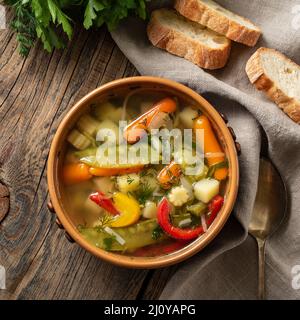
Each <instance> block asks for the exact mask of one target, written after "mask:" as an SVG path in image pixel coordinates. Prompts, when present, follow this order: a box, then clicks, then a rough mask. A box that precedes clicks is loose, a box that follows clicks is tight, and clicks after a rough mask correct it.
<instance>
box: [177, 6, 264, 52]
mask: <svg viewBox="0 0 300 320" xmlns="http://www.w3.org/2000/svg"><path fill="white" fill-rule="evenodd" d="M174 7H175V9H176V10H177V11H178V12H179V13H180V14H181V15H183V16H185V17H186V18H188V19H190V20H192V21H195V22H198V23H200V24H202V25H204V26H207V27H208V28H210V29H212V30H214V31H216V32H218V33H220V34H223V35H225V36H226V37H227V38H229V39H231V40H233V41H236V42H240V43H243V44H245V45H247V46H250V47H253V46H255V45H256V43H257V41H258V39H259V37H260V35H261V30H260V29H259V27H257V26H255V27H256V28H257V29H258V30H253V29H249V28H247V27H246V26H243V25H241V24H239V23H238V22H236V21H233V20H231V19H230V18H227V17H225V16H223V14H222V12H218V11H217V10H214V9H212V8H210V7H209V6H207V5H206V4H205V3H202V2H199V1H198V0H176V1H175V5H174ZM235 15H236V16H238V15H237V14H235ZM241 18H242V19H244V20H245V21H248V22H250V23H252V22H251V21H250V20H248V19H246V18H244V17H241ZM252 24H253V23H252ZM253 25H254V24H253Z"/></svg>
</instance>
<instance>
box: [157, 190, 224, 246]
mask: <svg viewBox="0 0 300 320" xmlns="http://www.w3.org/2000/svg"><path fill="white" fill-rule="evenodd" d="M223 203H224V199H223V197H221V196H216V197H215V198H213V200H212V201H211V202H210V204H209V210H210V215H209V217H208V218H207V220H206V224H207V227H209V226H210V225H211V224H212V222H213V221H214V219H215V217H216V216H217V214H218V212H219V211H220V209H221V207H222V205H223ZM170 213H171V205H170V203H169V201H168V200H167V198H163V199H162V201H161V202H160V204H159V206H158V209H157V220H158V223H159V225H160V226H161V228H162V229H163V230H164V231H165V232H166V233H167V234H168V235H169V236H170V237H172V238H174V239H178V240H192V239H195V238H197V237H198V236H199V235H200V234H203V233H204V230H203V227H202V226H198V227H196V228H185V229H181V228H178V227H175V226H173V225H172V223H171V221H170Z"/></svg>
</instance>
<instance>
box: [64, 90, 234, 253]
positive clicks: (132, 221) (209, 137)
mask: <svg viewBox="0 0 300 320" xmlns="http://www.w3.org/2000/svg"><path fill="white" fill-rule="evenodd" d="M170 132H171V133H172V134H171V135H170V134H169V135H168V133H170ZM198 132H200V134H198ZM162 133H164V134H165V135H163V134H162ZM189 137H190V139H189ZM180 139H181V140H180ZM180 141H181V142H180ZM185 141H187V142H188V141H189V142H190V143H185ZM153 155H154V156H153ZM125 160H126V161H125ZM227 176H228V162H227V159H226V156H225V153H224V150H223V148H222V144H221V143H220V141H219V140H218V138H217V135H216V133H215V131H214V129H213V126H212V124H211V123H210V120H209V119H208V118H207V117H206V116H205V115H204V114H202V113H201V110H199V108H198V106H196V105H191V104H190V103H188V102H187V101H185V100H183V99H180V98H178V97H174V96H172V95H169V94H167V93H166V94H164V93H153V92H147V91H143V92H141V91H139V90H136V91H133V92H131V93H130V94H129V95H127V96H124V97H119V98H113V99H111V100H107V101H104V102H101V103H96V104H94V105H91V106H90V109H89V111H88V112H87V113H85V114H84V115H82V116H81V117H80V118H79V120H78V121H77V123H76V125H75V127H74V128H73V129H72V130H71V131H70V132H69V134H68V137H67V149H66V153H65V158H64V164H63V168H62V179H63V182H64V192H65V194H66V196H67V201H68V205H69V206H70V209H71V213H72V215H74V217H76V219H75V220H76V221H81V223H79V224H78V231H79V232H80V233H81V234H82V235H83V237H84V238H85V239H86V240H87V241H88V242H90V243H91V244H93V245H95V246H96V247H98V248H100V249H104V250H107V251H113V252H116V253H120V254H127V255H133V256H159V255H164V254H170V253H172V252H174V251H176V250H179V249H181V248H183V247H184V246H186V245H188V244H189V243H190V242H191V241H193V240H195V239H197V238H198V237H200V236H201V235H203V234H204V233H205V232H206V231H207V229H208V228H209V227H210V225H211V224H212V223H213V221H214V219H215V218H216V216H217V215H218V213H219V211H220V210H221V208H222V206H223V204H224V190H225V185H226V180H227Z"/></svg>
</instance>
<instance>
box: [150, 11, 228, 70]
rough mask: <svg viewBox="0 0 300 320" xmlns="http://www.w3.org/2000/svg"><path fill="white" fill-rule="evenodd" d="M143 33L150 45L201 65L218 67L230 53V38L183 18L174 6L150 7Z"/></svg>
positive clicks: (207, 67)
mask: <svg viewBox="0 0 300 320" xmlns="http://www.w3.org/2000/svg"><path fill="white" fill-rule="evenodd" d="M147 33H148V38H149V40H150V41H151V43H152V44H153V45H154V46H156V47H158V48H161V49H165V50H167V51H168V52H170V53H172V54H174V55H177V56H179V57H183V58H185V59H187V60H189V61H191V62H193V63H194V64H196V65H198V66H199V67H201V68H205V69H219V68H222V67H224V66H225V64H226V62H227V60H228V57H229V54H230V48H231V42H230V40H228V39H227V38H226V37H224V36H222V35H219V34H217V33H216V32H214V31H212V30H209V29H207V28H206V27H204V26H201V25H200V24H198V23H195V22H192V21H189V20H187V19H186V18H184V17H182V16H181V15H180V14H178V13H177V12H176V11H175V10H171V9H159V10H155V11H153V12H152V15H151V19H150V22H149V24H148V28H147Z"/></svg>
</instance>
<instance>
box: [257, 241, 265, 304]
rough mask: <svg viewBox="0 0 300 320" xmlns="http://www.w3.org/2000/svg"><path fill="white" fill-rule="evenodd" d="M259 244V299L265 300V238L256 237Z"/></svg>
mask: <svg viewBox="0 0 300 320" xmlns="http://www.w3.org/2000/svg"><path fill="white" fill-rule="evenodd" d="M256 240H257V245H258V299H259V300H265V243H266V242H265V240H261V239H256Z"/></svg>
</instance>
